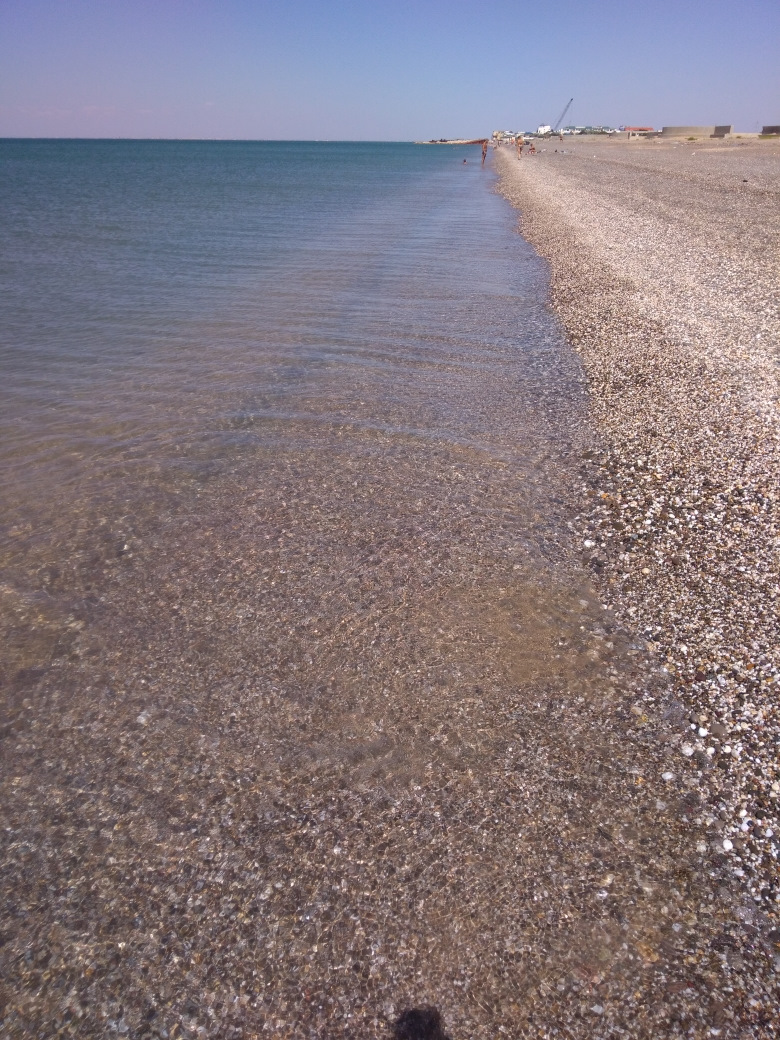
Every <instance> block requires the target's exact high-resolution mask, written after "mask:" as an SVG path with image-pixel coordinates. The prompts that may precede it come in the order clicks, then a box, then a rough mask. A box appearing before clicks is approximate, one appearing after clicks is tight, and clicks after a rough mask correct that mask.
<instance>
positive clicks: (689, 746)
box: [495, 141, 780, 944]
mask: <svg viewBox="0 0 780 1040" xmlns="http://www.w3.org/2000/svg"><path fill="white" fill-rule="evenodd" d="M556 145H557V147H556ZM495 155H496V163H497V166H498V170H499V172H500V175H501V191H502V192H503V193H504V195H505V196H506V197H507V198H508V199H509V200H510V201H511V202H512V203H513V204H514V205H515V206H516V207H518V208H519V209H520V211H521V230H522V233H523V235H524V236H525V237H526V238H527V239H528V240H529V241H530V242H531V243H532V244H533V245H534V246H535V248H536V249H537V250H538V251H539V253H540V254H541V255H542V256H543V257H545V258H546V259H547V260H548V261H549V263H550V267H551V279H552V281H551V297H552V305H553V307H554V309H555V310H556V312H557V314H558V316H559V318H560V320H561V322H562V323H563V325H564V327H565V329H566V331H567V334H568V336H569V338H570V340H571V341H572V342H573V344H574V345H575V347H576V349H577V350H578V352H579V354H580V355H581V357H582V360H583V363H584V366H585V370H586V374H587V378H588V387H589V394H590V409H591V417H592V421H593V423H594V426H595V429H596V431H597V433H598V435H599V437H600V442H599V447H598V448H597V449H596V450H595V451H594V452H593V456H592V458H591V459H590V462H589V465H590V479H589V481H588V484H587V487H585V488H584V489H583V492H584V502H583V509H582V512H581V515H580V516H579V517H578V519H577V521H576V523H577V525H579V531H578V534H579V536H580V538H581V542H582V547H583V552H584V554H585V556H586V558H587V560H588V562H589V564H590V566H591V568H592V569H593V571H594V574H595V576H596V581H597V583H598V585H599V587H600V590H601V593H602V595H603V597H604V600H605V602H607V603H608V604H609V605H610V606H612V607H613V608H614V609H615V610H616V612H617V614H618V616H619V617H620V618H621V619H622V620H623V621H624V622H626V623H627V624H628V625H629V626H630V627H631V628H632V629H633V630H634V631H635V632H637V633H638V634H640V635H641V637H642V638H643V639H644V641H645V642H646V644H647V647H648V649H649V651H650V653H651V654H654V655H655V656H656V657H657V658H658V660H659V662H660V663H661V664H662V666H663V667H664V668H665V669H666V670H667V671H668V672H669V673H670V675H671V676H672V677H673V682H674V684H675V687H676V697H677V701H678V703H679V706H680V713H679V714H680V725H679V728H678V732H677V734H676V735H675V737H674V738H673V745H675V747H674V750H675V751H676V757H677V760H678V763H679V772H680V774H682V775H683V777H684V782H686V783H687V784H689V785H695V786H696V787H697V788H698V790H699V791H700V793H701V794H702V796H703V798H704V800H705V804H706V805H707V806H708V813H707V815H706V817H705V820H704V822H705V823H706V824H708V829H707V833H708V839H707V841H706V843H702V842H701V839H700V838H698V839H696V840H698V841H699V842H700V844H699V851H700V853H701V856H702V862H703V865H707V866H708V867H709V868H710V869H716V870H722V871H723V872H724V875H725V876H729V875H733V884H734V885H735V887H736V888H742V891H743V896H744V898H745V899H746V900H747V904H748V905H749V906H754V907H755V908H756V910H757V911H760V914H761V915H765V916H762V918H761V920H762V922H763V924H764V925H766V926H769V925H772V926H773V928H774V929H776V928H777V922H776V916H777V914H778V910H780V902H779V901H780V891H779V890H778V884H777V856H778V852H779V851H780V844H779V843H778V842H779V840H780V820H779V819H778V817H779V816H780V754H779V753H778V752H779V751H780V746H779V743H780V639H778V628H779V627H780V623H779V621H778V613H779V611H778V607H779V606H780V578H779V574H778V572H779V570H780V561H779V552H778V550H779V548H780V539H779V537H778V535H780V416H779V415H778V400H780V398H779V397H778V393H779V390H780V388H779V387H778V368H777V361H778V358H777V345H778V333H779V332H780V326H779V323H778V317H779V313H778V300H780V292H779V291H778V281H779V279H778V270H779V264H778V251H777V242H778V232H780V208H778V191H779V190H780V147H778V145H777V144H776V143H774V142H772V143H770V142H763V141H762V142H756V143H750V144H743V143H741V142H731V143H729V144H724V143H722V142H720V143H714V142H713V143H709V142H708V143H702V142H697V143H695V144H694V143H687V142H686V143H675V144H661V143H660V142H654V143H652V144H651V143H649V142H648V143H640V144H638V145H636V146H627V145H625V144H615V143H611V142H610V143H607V142H603V143H602V142H598V143H585V144H582V143H579V142H578V143H577V144H576V145H575V146H574V147H570V146H562V145H559V144H558V142H555V143H554V144H550V145H547V146H546V147H544V149H543V150H542V151H540V153H539V154H538V155H536V156H534V157H532V158H531V157H527V156H526V157H523V158H521V159H518V158H517V157H516V155H515V152H514V150H512V151H511V153H510V150H509V149H505V150H502V149H498V150H497V152H496V153H495ZM634 710H635V712H636V717H637V723H636V724H637V726H643V725H648V726H652V725H653V724H654V721H655V720H654V719H653V713H652V711H645V710H644V708H643V706H642V704H641V703H639V704H637V705H636V706H635V709H634ZM773 928H771V927H770V928H769V931H768V933H767V934H769V935H770V941H771V940H772V939H773V940H774V942H775V944H776V941H777V939H778V933H777V931H775V930H773Z"/></svg>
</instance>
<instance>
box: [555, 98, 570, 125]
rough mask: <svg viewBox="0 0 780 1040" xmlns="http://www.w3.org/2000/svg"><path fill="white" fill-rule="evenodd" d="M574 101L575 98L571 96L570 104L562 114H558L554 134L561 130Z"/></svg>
mask: <svg viewBox="0 0 780 1040" xmlns="http://www.w3.org/2000/svg"><path fill="white" fill-rule="evenodd" d="M573 101H574V98H569V103H568V105H567V106H566V108H564V110H563V112H561V114H560V115H559V116H558V118H557V119H556V120H555V122H554V123H553V127H552V132H553V133H554V134H557V133H558V132H559V131H560V129H561V124H562V123H563V121H564V119H565V118H566V113H567V112H568V111H569V109H570V108H571V106H572V103H573Z"/></svg>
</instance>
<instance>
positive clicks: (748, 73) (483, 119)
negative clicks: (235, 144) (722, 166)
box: [0, 0, 780, 140]
mask: <svg viewBox="0 0 780 1040" xmlns="http://www.w3.org/2000/svg"><path fill="white" fill-rule="evenodd" d="M779 40H780V0H707V2H704V0H645V2H641V0H598V2H597V0H579V2H578V0H0V136H6V137H205V138H213V137H216V138H253V139H255V138H262V139H265V138H287V139H336V140H412V139H416V138H417V139H419V138H431V137H460V136H467V137H472V136H474V137H478V136H484V135H485V134H488V133H489V132H490V131H491V130H494V129H497V128H503V129H535V127H536V126H537V124H538V123H548V122H554V121H555V120H556V118H557V117H558V115H559V114H560V112H561V110H562V109H563V107H564V105H565V104H566V102H567V101H568V99H569V98H570V97H574V105H573V106H572V109H571V112H570V113H569V116H568V117H567V119H566V122H567V123H568V122H574V123H580V124H584V123H608V124H612V125H618V124H621V123H625V124H629V125H633V124H643V125H644V124H647V125H652V126H655V127H660V126H662V125H663V124H691V123H693V124H711V123H732V124H733V125H734V126H735V128H736V129H738V130H745V131H755V130H758V129H760V128H761V126H762V125H763V124H764V123H780V56H779V54H778V41H779Z"/></svg>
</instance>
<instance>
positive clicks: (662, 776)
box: [661, 770, 674, 780]
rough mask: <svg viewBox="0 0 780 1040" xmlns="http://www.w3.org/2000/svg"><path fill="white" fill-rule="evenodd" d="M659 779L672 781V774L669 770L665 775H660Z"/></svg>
mask: <svg viewBox="0 0 780 1040" xmlns="http://www.w3.org/2000/svg"><path fill="white" fill-rule="evenodd" d="M661 779H662V780H674V773H670V772H669V770H667V771H666V772H665V773H661Z"/></svg>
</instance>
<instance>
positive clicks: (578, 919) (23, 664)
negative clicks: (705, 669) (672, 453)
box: [0, 141, 686, 1037]
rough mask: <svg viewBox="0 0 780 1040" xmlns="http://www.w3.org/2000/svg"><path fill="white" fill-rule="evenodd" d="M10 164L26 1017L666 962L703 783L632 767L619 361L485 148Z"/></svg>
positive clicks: (143, 150)
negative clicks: (594, 563)
mask: <svg viewBox="0 0 780 1040" xmlns="http://www.w3.org/2000/svg"><path fill="white" fill-rule="evenodd" d="M464 156H465V157H466V158H467V159H468V161H467V162H466V163H465V164H464V162H463V158H464ZM0 174H1V175H2V196H1V197H2V208H3V212H2V220H1V221H0V234H2V247H1V248H0V291H1V293H2V314H1V316H0V320H1V322H2V325H1V327H0V364H1V365H2V380H0V468H1V469H2V485H3V495H2V502H1V504H0V565H1V567H2V579H1V584H0V678H1V679H2V680H3V681H4V684H5V693H4V695H3V699H2V701H1V702H0V734H2V737H3V740H4V745H3V747H4V756H5V757H4V759H3V763H4V764H3V770H2V772H0V815H1V816H2V819H0V823H1V824H2V833H3V835H4V836H6V838H7V839H8V840H7V841H6V840H5V839H4V842H5V843H4V847H3V848H2V850H0V851H2V854H3V860H2V868H3V877H4V881H5V883H6V886H7V891H8V892H9V893H10V894H9V899H8V901H7V904H4V905H7V907H11V908H12V909H9V910H8V916H7V917H3V919H2V920H1V921H0V926H2V929H3V936H4V943H5V945H4V954H3V955H4V956H5V957H6V961H5V963H6V964H7V965H8V966H9V972H10V973H11V974H12V975H13V979H12V981H11V982H9V987H10V989H9V993H12V994H14V1001H16V995H17V994H19V993H22V992H24V994H25V997H24V1000H23V1001H22V998H21V997H20V998H19V1006H18V1008H17V1007H16V1004H15V1003H14V1008H15V1010H13V1012H12V1014H13V1015H14V1016H17V1017H16V1018H14V1020H13V1023H16V1025H14V1024H13V1023H12V1024H11V1026H9V1027H8V1028H11V1029H12V1031H13V1030H18V1031H19V1035H32V1034H33V1033H34V1034H36V1035H38V1034H40V1035H51V1034H53V1033H54V1032H58V1031H59V1030H60V1028H61V1027H62V1028H65V1026H62V1022H66V1021H71V1020H73V1021H75V1019H73V1016H74V1015H75V1014H76V1013H77V1012H76V1011H74V1008H76V1007H77V1005H78V1007H79V1008H80V1009H81V1010H78V1018H79V1024H78V1030H79V1033H80V1035H83V1036H96V1037H97V1036H106V1035H114V1033H116V1032H118V1034H119V1035H124V1034H126V1033H128V1032H130V1033H132V1034H133V1035H136V1034H137V1035H139V1036H140V1035H147V1034H146V1032H144V1030H145V1029H146V1025H147V1023H149V1022H150V1021H152V1019H153V1020H154V1029H155V1030H156V1029H157V1027H158V1026H159V1028H160V1029H161V1030H162V1029H163V1028H164V1029H165V1030H167V1032H159V1033H155V1035H169V1034H170V1035H173V1029H174V1026H175V1027H176V1029H180V1030H182V1032H181V1035H186V1036H191V1035H192V1036H194V1035H196V1034H197V1035H200V1033H198V1030H201V1032H202V1033H203V1035H205V1033H206V1032H207V1031H210V1032H209V1033H208V1035H212V1034H213V1035H216V1034H217V1033H219V1034H220V1035H239V1033H238V1032H231V1033H228V1032H227V1028H228V1025H230V1028H231V1029H232V1028H233V1026H235V1028H236V1030H238V1029H239V1027H240V1028H241V1029H247V1030H248V1031H249V1032H248V1033H246V1034H244V1035H249V1033H251V1034H252V1035H255V1033H257V1034H258V1035H259V1032H260V1031H261V1030H269V1029H270V1030H271V1031H272V1032H273V1034H274V1035H276V1036H312V1037H321V1036H325V1035H328V1036H334V1037H335V1036H345V1037H346V1036H353V1035H357V1034H356V1033H355V1030H357V1031H358V1032H359V1033H360V1035H365V1036H377V1037H378V1036H380V1035H381V1036H386V1035H387V1028H386V1027H387V1025H388V1023H389V1022H390V1021H391V1019H392V1016H393V1014H394V1013H395V1010H397V1009H398V1008H399V1007H400V1006H403V1003H405V1002H406V1003H437V1004H440V1005H441V1006H443V1007H444V1008H445V1010H446V1013H447V1016H448V1022H452V1024H453V1035H459V1036H475V1037H476V1036H486V1037H487V1036H495V1035H497V1029H498V1025H499V1024H501V1026H502V1028H503V1027H504V1025H507V1027H508V1028H509V1029H510V1032H511V1031H513V1030H514V1031H515V1032H518V1035H519V1031H521V1029H524V1028H525V1026H524V1025H523V1023H526V1024H527V1020H526V1017H525V1016H527V1015H529V1014H531V1013H532V1011H533V1010H534V1009H536V1011H541V1013H543V1014H548V1013H549V1015H551V1016H553V1017H555V1014H556V1012H555V1008H554V1007H552V1010H551V1005H550V999H551V997H550V994H551V993H554V994H558V995H559V996H558V997H556V998H555V999H559V998H560V1000H561V1001H565V1000H566V999H569V998H571V1000H573V1001H575V1002H576V1000H577V999H579V998H578V997H577V993H578V991H579V987H580V984H581V982H582V980H586V981H587V983H588V984H590V983H591V981H592V980H597V979H600V978H602V977H606V976H607V975H608V974H609V977H610V978H611V979H613V980H614V984H615V986H616V992H617V993H620V992H622V989H624V990H625V991H626V992H629V993H634V992H635V990H636V989H637V987H640V988H641V987H645V989H647V987H648V986H649V987H650V988H651V989H652V985H654V984H655V983H654V982H653V979H655V978H660V979H663V978H664V977H665V976H664V975H663V973H661V972H660V971H658V972H656V973H655V975H653V977H652V979H650V981H649V982H648V981H647V979H645V977H644V976H642V975H641V969H642V964H643V963H644V961H643V960H642V958H643V957H644V956H645V955H644V954H642V956H641V957H640V956H638V955H637V956H635V953H634V952H632V951H635V946H634V945H632V944H633V943H637V944H639V945H638V946H637V947H636V949H643V950H645V949H651V955H652V958H653V960H654V962H655V961H658V960H659V957H662V956H664V957H665V956H667V954H668V951H667V953H664V952H663V950H661V952H659V953H656V952H655V951H656V949H657V948H658V949H660V945H659V944H660V942H661V936H662V932H661V930H659V929H660V926H659V925H658V921H659V920H668V922H672V921H676V920H677V919H678V917H679V915H680V914H682V913H683V911H682V909H680V910H679V912H678V910H674V911H672V910H668V908H667V907H666V906H664V908H663V914H664V915H666V914H667V913H668V918H664V917H663V916H662V915H660V912H657V906H656V905H655V904H656V903H657V902H658V900H659V899H661V898H663V899H672V898H678V899H679V900H682V899H683V896H682V895H680V891H681V890H682V889H680V891H678V890H677V889H674V891H673V892H672V894H671V895H669V893H670V891H671V890H672V888H673V886H672V884H671V880H670V879H674V884H675V885H676V884H678V879H679V878H680V877H681V876H682V872H683V870H684V851H681V849H682V850H684V849H685V847H686V846H685V835H684V834H683V835H682V837H681V839H680V843H678V845H677V846H675V845H674V842H673V840H672V837H671V836H672V835H675V834H677V832H678V831H680V830H684V826H683V824H680V825H679V826H678V825H677V823H676V822H675V821H676V820H677V818H678V816H679V819H683V817H682V816H680V814H677V815H674V813H673V811H672V809H670V813H672V819H671V820H669V819H663V820H659V814H661V813H662V810H663V808H664V806H665V804H666V803H662V802H656V801H655V799H654V797H652V796H651V794H650V793H649V792H650V790H651V785H649V784H648V785H647V786H646V787H643V786H641V785H640V784H639V782H638V781H637V783H634V782H633V779H632V778H634V777H639V779H640V780H641V779H642V777H643V776H644V775H647V772H648V769H650V768H651V767H648V766H646V765H645V764H643V763H642V761H640V758H641V756H640V758H637V756H638V755H639V752H638V751H636V749H635V748H634V747H633V745H632V743H631V741H630V740H628V739H627V737H626V733H625V731H624V728H622V727H623V723H622V722H621V721H620V720H621V719H623V718H628V719H633V718H634V716H633V715H631V714H630V713H629V712H627V710H623V709H621V711H622V714H621V713H620V712H617V711H616V705H618V706H619V705H620V704H621V703H622V701H624V700H626V699H627V698H630V697H634V696H636V693H635V691H633V688H632V687H631V684H632V683H634V684H636V683H639V682H640V681H641V682H644V679H642V678H641V677H640V678H638V679H637V678H632V676H636V675H637V665H636V659H635V658H633V659H632V661H633V662H634V663H632V664H631V665H630V667H629V666H627V665H626V664H625V661H626V660H627V658H626V656H625V655H624V653H623V643H622V642H621V638H622V637H621V636H620V633H619V632H618V631H616V630H615V626H614V624H613V623H612V622H611V621H610V619H609V618H608V617H606V616H605V615H604V612H603V611H602V610H601V608H600V607H599V604H598V603H597V602H596V600H595V598H594V596H593V595H592V591H591V589H590V587H589V584H588V579H587V576H586V575H585V574H584V573H583V572H582V571H581V570H580V569H579V567H578V564H577V560H576V553H575V552H574V548H575V547H573V546H572V544H571V535H570V533H569V529H568V526H567V521H568V520H569V519H570V517H571V513H572V511H573V510H574V508H575V506H576V502H577V501H578V498H579V495H580V493H581V488H580V486H579V482H578V481H579V476H578V473H579V470H578V467H579V463H580V459H581V455H582V450H583V447H584V446H585V445H586V444H587V441H588V433H587V428H586V425H585V423H584V417H585V397H584V390H583V384H582V377H581V373H580V369H579V365H578V362H577V360H576V357H575V356H574V354H573V353H572V352H571V350H570V349H569V347H568V346H567V344H566V342H565V340H564V338H563V336H562V334H561V332H560V330H559V328H558V326H557V324H556V322H555V319H554V317H553V315H552V314H551V313H550V311H549V309H548V305H547V275H546V270H545V268H544V266H543V265H542V264H541V263H540V261H539V260H538V258H537V257H536V255H535V254H534V253H533V252H532V250H531V249H530V247H529V246H528V245H527V244H526V243H525V242H524V241H523V240H522V238H521V237H520V236H519V235H518V234H517V233H516V230H515V225H516V217H515V215H514V214H513V212H512V211H511V210H510V208H509V207H508V205H507V203H506V202H505V201H504V200H503V199H502V198H501V197H500V196H498V195H497V194H495V193H494V190H493V188H494V179H495V178H494V174H493V172H492V170H491V166H490V163H488V164H487V166H486V167H485V168H483V167H482V166H481V165H480V162H479V149H478V148H474V149H460V148H458V149H454V148H445V147H441V148H436V147H415V146H413V145H404V144H398V145H395V144H303V143H295V144H285V143H190V142H184V143H177V142H84V141H61V142H60V141H57V142H48V141H5V142H2V143H0ZM623 708H625V705H623ZM635 759H636V763H637V764H634V760H635ZM629 767H630V768H631V772H630V773H629ZM652 768H653V769H655V766H652ZM657 773H659V774H660V768H659V769H658V770H657ZM646 791H647V792H648V793H647V794H646V793H645V792H646ZM640 803H641V804H640ZM675 828H677V830H675ZM604 834H606V835H607V836H606V838H605V837H604ZM659 834H661V835H664V838H663V840H657V836H658V835H659ZM675 840H676V839H675ZM606 841H608V842H609V846H608V847H607V846H605V845H604V843H605V842H606ZM640 846H641V848H643V849H645V848H649V849H652V855H650V854H645V853H643V854H642V868H641V869H642V877H643V880H642V888H641V889H638V888H637V877H638V875H637V874H636V868H635V863H634V859H633V852H632V851H631V850H632V849H635V848H637V847H640ZM620 849H622V850H623V851H622V852H620V851H619V850H620ZM613 850H618V851H613ZM608 871H609V873H608V874H607V872H608ZM605 878H606V880H605ZM647 879H650V880H647ZM651 882H652V883H651ZM680 884H681V883H680ZM603 886H609V893H611V894H610V895H609V900H607V901H604V900H601V895H602V887H603ZM595 892H598V893H599V899H596V898H595V896H594V895H593V893H595ZM654 892H657V893H659V895H657V896H654V895H653V894H652V893H654ZM42 893H43V894H42ZM637 893H639V895H637ZM661 893H663V896H662V895H661ZM674 893H676V895H675V894H674ZM603 894H604V896H605V900H606V896H607V892H606V889H604V891H603ZM654 901H655V902H654ZM618 902H620V905H621V906H622V910H621V911H620V912H617V910H615V907H617V905H618ZM14 907H24V910H23V911H22V910H17V909H13V908H14ZM613 911H614V914H613ZM4 913H5V911H4ZM675 914H676V915H677V916H675ZM664 934H665V933H664ZM670 934H671V933H670ZM39 947H40V948H41V949H43V950H45V959H44V960H40V961H39V959H38V953H37V952H36V950H38V948H39ZM664 949H666V948H665V947H664ZM669 949H672V946H669ZM651 955H650V954H648V956H651ZM668 955H669V956H671V954H668ZM38 964H40V965H45V966H46V971H45V973H43V972H42V971H39V970H38V969H37V967H35V965H38ZM31 965H32V967H31ZM10 977H11V975H10V974H9V978H10ZM48 979H52V980H54V981H52V982H51V983H49V982H48V981H46V980H48ZM610 984H612V983H610ZM553 987H555V988H554V989H553ZM621 987H622V989H621ZM682 988H683V989H684V988H685V987H684V986H683V987H682ZM643 992H645V990H643ZM76 995H78V996H76ZM592 999H595V998H592V997H591V998H590V1000H591V1001H592ZM599 999H601V997H600V998H599ZM663 999H664V998H663V997H662V996H660V995H659V994H658V993H655V991H653V992H650V990H647V996H646V998H643V1000H644V1001H645V1003H646V1005H647V1006H648V1007H652V1006H658V1004H659V1001H661V1002H662V1001H663ZM605 1003H607V1001H606V1000H605ZM613 1003H614V1006H615V1007H621V1006H622V1003H621V1001H620V1000H619V999H617V998H616V999H615V1001H614V1002H613ZM9 1006H10V1005H9ZM631 1006H633V1005H631ZM9 1014H10V1012H9ZM62 1016H65V1017H64V1018H63V1017H62ZM225 1016H227V1018H226V1017H225ZM228 1019H229V1021H228ZM223 1020H224V1022H223V1025H224V1026H225V1028H224V1029H223V1028H222V1027H221V1026H220V1025H219V1022H222V1021H223ZM8 1021H10V1019H9V1020H8ZM585 1021H586V1020H585V1019H583V1022H585ZM231 1023H232V1025H231ZM358 1024H360V1028H359V1029H358ZM6 1025H8V1022H6ZM150 1028H151V1027H150ZM530 1028H531V1027H530V1026H529V1029H530ZM583 1028H584V1027H583ZM215 1030H216V1032H215ZM14 1035H16V1033H14ZM149 1035H151V1034H149ZM176 1035H179V1033H177V1034H176Z"/></svg>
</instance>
